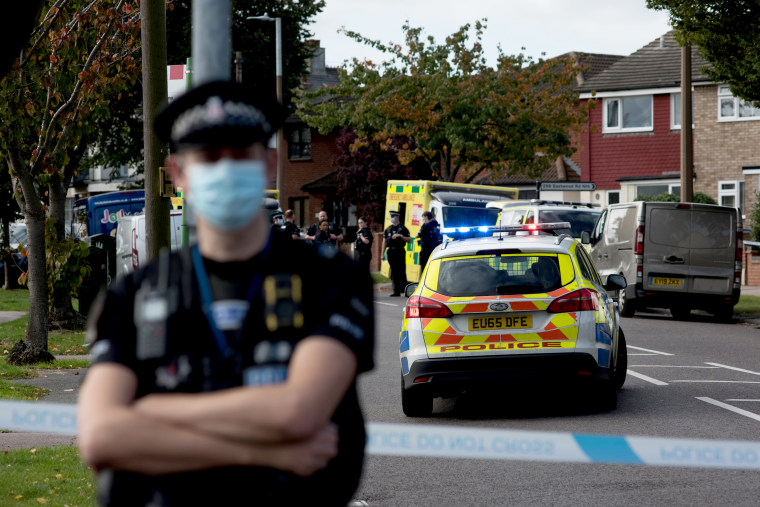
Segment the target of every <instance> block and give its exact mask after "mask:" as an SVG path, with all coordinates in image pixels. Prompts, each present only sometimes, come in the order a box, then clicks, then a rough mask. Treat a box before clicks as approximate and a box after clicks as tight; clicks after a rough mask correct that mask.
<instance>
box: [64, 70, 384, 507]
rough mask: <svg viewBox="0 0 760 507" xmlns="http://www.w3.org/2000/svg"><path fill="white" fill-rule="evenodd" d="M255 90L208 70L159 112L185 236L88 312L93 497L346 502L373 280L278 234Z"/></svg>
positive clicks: (358, 453) (86, 448)
mask: <svg viewBox="0 0 760 507" xmlns="http://www.w3.org/2000/svg"><path fill="white" fill-rule="evenodd" d="M266 106H267V104H258V103H256V102H255V101H254V100H253V99H252V98H251V97H250V96H249V95H248V94H247V93H246V92H245V90H244V89H243V88H242V87H241V85H237V84H234V83H227V82H216V83H208V84H205V85H202V86H200V87H198V88H195V89H193V90H191V91H189V92H187V93H186V94H184V95H182V96H180V97H179V98H177V99H175V100H174V101H173V102H171V103H170V104H169V105H168V106H167V107H166V108H165V109H164V110H163V111H162V113H161V114H160V115H159V117H158V118H157V120H156V129H157V133H158V134H159V136H160V137H161V138H163V139H164V140H166V141H171V144H172V145H173V150H174V152H173V154H172V155H170V156H169V157H168V160H167V166H168V167H169V171H170V173H171V176H172V179H173V181H174V182H175V183H176V184H178V185H179V186H181V187H182V188H184V189H186V192H187V193H186V196H187V198H188V199H189V200H190V202H191V203H192V206H193V210H194V212H195V215H196V221H197V237H198V244H197V245H195V246H193V247H191V248H190V249H183V250H180V251H178V252H174V253H171V254H170V253H168V252H164V253H162V255H161V256H160V257H159V259H158V260H157V262H154V263H151V264H149V265H148V266H146V267H144V268H142V269H140V270H138V271H137V272H135V273H132V274H130V275H129V276H127V277H122V278H119V279H118V280H116V281H115V282H114V283H112V284H111V286H110V287H109V288H108V290H107V292H106V293H105V294H104V295H102V296H103V297H101V298H100V299H99V301H98V302H97V303H96V304H95V305H94V309H93V312H92V313H91V314H90V317H89V319H88V324H89V328H88V339H90V340H91V343H92V347H91V349H90V350H91V352H92V356H93V360H92V366H91V367H90V369H89V371H88V372H87V375H86V378H85V380H84V383H83V386H82V390H81V393H80V396H79V417H78V418H77V419H78V421H79V432H78V435H79V439H78V443H79V447H80V450H81V453H82V456H83V458H84V460H85V461H86V462H87V463H88V464H89V465H90V466H91V467H92V468H93V470H94V471H95V472H96V473H97V475H98V500H99V502H100V503H102V504H105V505H151V506H153V505H172V506H176V505H239V504H240V503H241V502H242V503H256V504H260V505H306V504H310V503H313V502H315V501H316V502H317V503H320V504H324V505H346V504H347V503H348V501H349V500H350V499H351V497H352V494H353V492H354V490H355V488H356V487H357V485H358V483H359V478H360V474H361V468H362V460H363V453H364V446H365V439H366V435H365V430H364V424H363V420H362V414H361V411H360V408H359V403H358V400H357V394H356V383H355V381H356V375H357V374H358V373H360V372H363V371H367V370H369V369H371V368H372V366H373V359H372V348H373V339H374V337H373V328H374V319H373V304H372V281H371V279H370V276H369V273H367V272H366V271H364V270H362V269H361V268H360V267H359V266H358V265H357V264H356V263H355V262H354V261H353V260H351V259H349V258H348V257H347V256H345V255H344V254H342V253H340V252H338V251H337V250H335V249H334V248H328V249H316V248H312V247H308V246H306V245H305V244H304V243H303V242H293V241H290V240H289V239H287V238H285V237H284V235H281V234H274V231H273V230H272V227H271V225H270V220H269V217H268V215H267V213H266V211H265V210H264V207H263V206H262V199H263V197H264V190H265V185H266V181H267V180H268V178H267V175H268V172H270V174H271V172H272V171H273V170H274V166H272V165H271V164H268V163H267V151H266V143H267V140H268V139H269V138H270V137H271V135H272V134H273V133H274V132H275V131H276V129H277V127H278V125H279V122H280V118H281V115H280V113H279V111H271V110H269V109H268V108H267V107H266Z"/></svg>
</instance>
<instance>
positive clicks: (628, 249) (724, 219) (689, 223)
mask: <svg viewBox="0 0 760 507" xmlns="http://www.w3.org/2000/svg"><path fill="white" fill-rule="evenodd" d="M583 242H584V243H590V245H591V249H590V250H591V258H592V260H593V261H594V263H595V264H596V268H597V270H598V271H599V274H600V275H602V276H604V275H610V274H621V275H623V276H625V278H626V280H627V281H628V287H627V289H626V290H621V291H620V292H619V295H618V306H619V309H620V314H621V315H623V316H626V317H630V316H632V315H633V314H634V312H635V311H636V309H638V308H648V307H649V308H668V309H670V312H671V313H672V314H673V317H675V318H677V319H686V318H688V317H689V315H690V313H691V310H693V309H700V310H705V311H707V312H709V313H712V314H713V315H715V316H716V317H717V318H718V319H719V320H727V319H730V318H731V316H732V315H733V309H734V305H735V304H736V303H737V301H738V300H739V293H740V290H741V272H742V246H743V242H742V221H741V215H740V214H739V210H738V209H736V208H729V207H725V206H714V205H710V204H694V203H680V202H641V201H639V202H629V203H621V204H613V205H611V206H609V207H607V209H605V210H604V211H603V212H602V214H601V215H600V216H599V219H598V220H597V222H596V226H595V227H594V230H593V232H592V233H591V235H590V236H589V235H587V234H584V235H583Z"/></svg>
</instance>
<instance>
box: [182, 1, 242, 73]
mask: <svg viewBox="0 0 760 507" xmlns="http://www.w3.org/2000/svg"><path fill="white" fill-rule="evenodd" d="M192 11H193V29H192V31H193V46H192V54H193V86H200V85H202V84H205V83H208V82H210V81H230V78H231V71H230V57H231V56H232V42H231V41H230V27H231V25H232V21H231V19H230V18H231V16H232V1H231V0H193V5H192Z"/></svg>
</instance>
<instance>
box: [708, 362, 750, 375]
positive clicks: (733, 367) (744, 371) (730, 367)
mask: <svg viewBox="0 0 760 507" xmlns="http://www.w3.org/2000/svg"><path fill="white" fill-rule="evenodd" d="M705 364H711V365H713V366H719V367H721V368H727V369H729V370H734V371H740V372H742V373H749V374H751V375H760V373H758V372H756V371H752V370H745V369H743V368H737V367H736V366H726V365H725V364H720V363H707V362H706V363H705Z"/></svg>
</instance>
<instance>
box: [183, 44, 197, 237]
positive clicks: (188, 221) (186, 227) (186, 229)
mask: <svg viewBox="0 0 760 507" xmlns="http://www.w3.org/2000/svg"><path fill="white" fill-rule="evenodd" d="M185 72H186V75H187V79H186V81H185V91H187V90H189V89H190V88H192V87H193V59H192V58H188V59H187V66H186V67H185ZM186 193H187V189H185V188H183V189H182V226H181V227H180V232H181V233H182V235H181V237H180V246H181V247H182V248H187V247H188V246H190V228H191V227H195V220H194V219H193V213H192V211H191V210H190V203H189V202H188V200H187V197H186V195H185V194H186Z"/></svg>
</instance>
